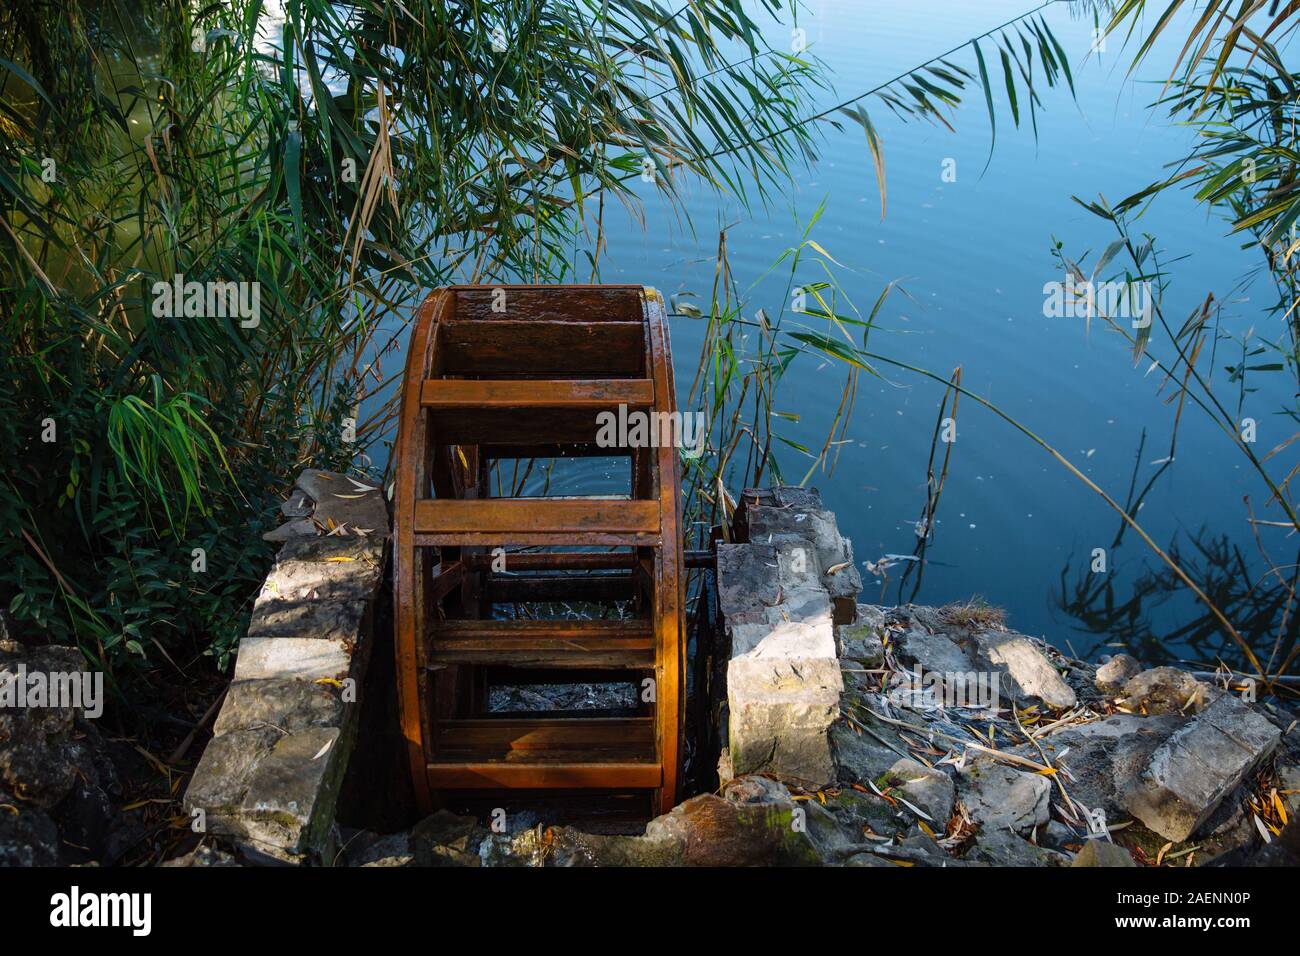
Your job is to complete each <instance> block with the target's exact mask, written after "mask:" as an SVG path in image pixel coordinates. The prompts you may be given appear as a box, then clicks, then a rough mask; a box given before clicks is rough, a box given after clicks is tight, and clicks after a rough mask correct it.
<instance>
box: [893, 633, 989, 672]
mask: <svg viewBox="0 0 1300 956" xmlns="http://www.w3.org/2000/svg"><path fill="white" fill-rule="evenodd" d="M896 641H897V643H896V645H895V652H896V654H897V656H898V661H899V663H901V664H904V665H906V666H908V667H919V668H921V670H922V672H927V671H928V672H929V673H932V674H943V675H945V686H947V685H948V684H949V683H950V682H949V680H948V679H947V678H949V677H951V676H952V675H957V674H966V673H970V672H974V671H975V669H976V668H975V661H974V659H973V658H971V657H970V655H968V654H967V653H966V651H965V650H963V649H962V648H961V647H960V646H958V645H957V644H955V643H954V642H953V641H951V640H950V639H949V638H948V637H946V636H945V635H943V634H932V633H930V632H929V631H926V630H923V629H921V628H918V627H912V628H910V629H909V630H907V631H905V632H904V633H902V634H900V635H898V637H897V638H896Z"/></svg>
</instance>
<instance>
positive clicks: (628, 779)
mask: <svg viewBox="0 0 1300 956" xmlns="http://www.w3.org/2000/svg"><path fill="white" fill-rule="evenodd" d="M427 771H428V772H427V779H428V783H429V786H430V787H432V788H433V789H435V790H480V789H484V788H487V787H505V788H508V789H519V788H537V789H547V790H549V789H554V788H560V787H566V788H567V787H572V788H575V789H595V788H604V789H611V790H617V789H622V788H629V789H631V788H636V789H652V788H655V787H658V786H659V785H660V784H661V783H662V782H663V769H662V768H661V767H660V766H659V764H658V763H652V762H648V761H623V762H612V761H611V762H609V763H602V762H590V761H584V762H577V761H574V762H570V761H564V762H561V761H553V762H547V763H513V762H506V761H486V762H482V761H464V762H457V761H446V762H442V761H440V762H437V763H430V764H428V765H427Z"/></svg>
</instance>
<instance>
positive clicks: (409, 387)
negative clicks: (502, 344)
mask: <svg viewBox="0 0 1300 956" xmlns="http://www.w3.org/2000/svg"><path fill="white" fill-rule="evenodd" d="M450 301H451V298H450V296H448V295H445V294H442V293H439V292H434V293H431V294H430V295H429V297H428V298H426V299H425V300H424V303H423V305H421V307H420V311H419V313H418V315H417V316H416V319H415V328H414V330H413V332H412V333H411V342H410V345H409V346H408V350H407V364H406V379H405V387H404V388H403V391H402V399H401V408H400V414H399V418H398V431H397V442H396V445H395V446H394V449H393V458H394V464H395V465H396V468H395V472H396V482H395V487H394V491H393V511H394V527H393V604H394V612H393V627H394V645H395V647H394V654H395V666H396V671H397V700H398V713H399V721H400V724H401V728H402V736H403V738H405V741H406V748H407V755H408V759H409V761H410V765H411V774H412V782H413V785H414V789H415V798H416V803H417V804H418V806H419V808H420V810H421V811H422V812H424V813H431V812H432V810H433V795H432V794H431V793H430V791H429V786H428V776H427V774H426V773H425V772H424V766H425V761H426V760H427V759H428V754H429V752H430V750H431V748H430V747H429V746H428V740H429V736H430V728H429V715H430V713H431V708H430V707H428V706H427V701H426V700H425V697H426V695H427V694H428V692H429V684H430V681H429V675H428V672H427V671H426V670H425V660H424V653H425V641H424V635H425V624H426V622H427V619H428V615H429V611H430V609H431V607H432V602H431V595H430V593H429V592H428V590H427V589H426V587H425V581H426V578H427V577H428V574H429V568H430V563H431V555H430V553H429V552H428V551H427V550H422V549H417V548H416V546H415V509H416V499H417V498H418V497H420V496H423V495H427V494H428V481H429V470H430V467H431V464H432V449H431V446H430V445H429V443H428V438H429V434H428V427H427V421H426V418H425V414H424V413H423V412H422V410H421V409H420V405H419V389H418V388H417V387H416V383H419V382H422V381H424V380H425V379H426V378H428V377H429V375H430V374H431V372H432V371H433V369H434V367H435V363H436V357H435V342H436V340H437V328H438V323H439V321H440V319H441V316H442V315H443V313H444V311H445V309H446V307H447V306H448V304H449V303H450Z"/></svg>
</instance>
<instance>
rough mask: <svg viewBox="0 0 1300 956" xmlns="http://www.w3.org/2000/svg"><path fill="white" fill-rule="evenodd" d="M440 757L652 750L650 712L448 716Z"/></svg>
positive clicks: (442, 726) (491, 757)
mask: <svg viewBox="0 0 1300 956" xmlns="http://www.w3.org/2000/svg"><path fill="white" fill-rule="evenodd" d="M437 748H438V755H439V757H438V759H439V761H442V760H445V759H450V758H452V757H454V756H457V755H459V754H460V753H461V752H468V753H470V754H472V755H473V756H472V759H474V760H476V761H488V760H510V759H519V758H520V757H525V758H535V757H538V756H540V754H539V753H538V752H539V751H548V750H549V751H554V750H582V751H595V752H600V751H609V750H622V751H628V752H630V753H636V752H640V753H642V754H644V755H646V756H652V755H653V754H654V719H653V718H651V717H596V718H583V719H569V720H565V719H559V720H555V719H548V720H536V719H533V718H527V717H525V718H513V717H512V718H501V717H475V718H461V719H456V720H445V721H443V722H442V723H441V724H439V726H438V740H437Z"/></svg>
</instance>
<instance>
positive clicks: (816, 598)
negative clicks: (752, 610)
mask: <svg viewBox="0 0 1300 956" xmlns="http://www.w3.org/2000/svg"><path fill="white" fill-rule="evenodd" d="M727 629H728V633H729V634H730V637H731V658H730V660H729V661H728V663H727V709H728V737H729V739H728V746H729V749H730V753H731V762H732V766H733V768H734V771H735V773H736V774H746V773H755V772H767V773H774V774H777V775H778V776H782V777H785V778H788V779H791V780H796V781H800V782H802V783H804V784H806V785H808V786H816V787H820V786H824V785H826V784H827V783H830V782H831V781H832V780H833V779H834V764H833V760H832V757H831V750H830V741H829V739H828V736H827V731H828V730H829V728H830V726H831V724H832V722H833V721H834V720H835V718H836V717H837V716H838V714H839V697H840V692H841V691H842V690H843V689H844V685H843V682H842V680H841V678H840V668H839V660H838V659H837V658H836V656H835V638H834V634H833V631H832V625H831V614H830V604H829V601H828V600H827V598H826V595H825V593H824V592H820V591H818V592H797V593H795V594H791V595H787V596H786V600H785V601H784V602H783V603H782V604H781V605H779V606H778V607H776V608H768V609H767V611H766V614H765V620H763V621H762V622H753V623H743V624H734V625H733V624H731V623H730V622H728V624H727Z"/></svg>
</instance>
